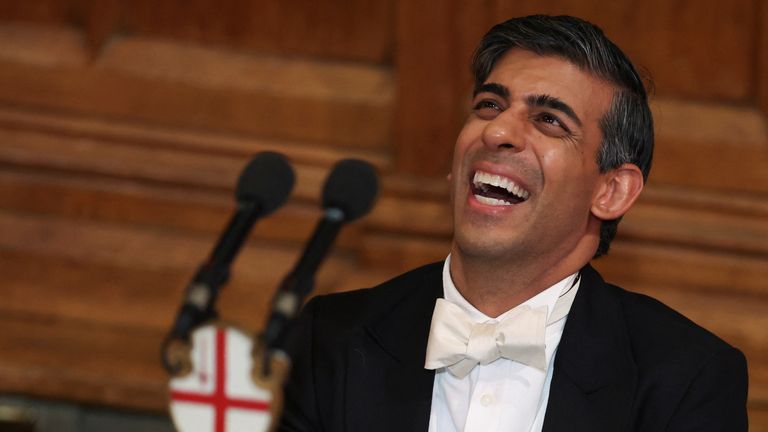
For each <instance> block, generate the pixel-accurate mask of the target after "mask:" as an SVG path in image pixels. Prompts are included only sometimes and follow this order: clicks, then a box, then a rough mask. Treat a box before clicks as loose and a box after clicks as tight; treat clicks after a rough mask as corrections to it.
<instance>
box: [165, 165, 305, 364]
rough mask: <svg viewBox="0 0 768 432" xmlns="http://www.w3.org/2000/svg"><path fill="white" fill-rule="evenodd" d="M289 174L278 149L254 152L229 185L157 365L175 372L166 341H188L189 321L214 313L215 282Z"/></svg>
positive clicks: (222, 279) (280, 199) (282, 195)
mask: <svg viewBox="0 0 768 432" xmlns="http://www.w3.org/2000/svg"><path fill="white" fill-rule="evenodd" d="M294 180H295V175H294V173H293V169H292V168H291V166H290V164H289V163H288V161H287V160H286V159H285V157H284V156H282V155H281V154H279V153H274V152H262V153H259V154H257V155H256V156H255V157H254V158H253V159H252V160H251V161H250V162H249V163H248V164H247V165H246V167H245V168H244V169H243V171H242V173H241V174H240V178H239V180H238V183H237V187H236V190H235V198H236V200H237V208H236V210H235V212H234V214H233V215H232V217H231V219H230V221H229V223H228V224H227V226H226V228H225V229H224V231H223V232H222V234H221V237H219V240H218V242H217V243H216V246H215V247H214V248H213V250H212V252H211V254H210V255H209V257H208V259H207V260H206V261H205V262H204V263H203V264H202V265H201V266H200V268H199V269H198V271H197V273H196V274H195V276H194V278H193V279H192V281H191V282H190V283H189V285H188V286H187V290H186V293H185V297H184V303H183V304H182V305H181V308H180V309H179V311H178V313H177V315H176V320H175V321H174V324H173V326H172V327H171V331H170V332H169V334H168V336H167V337H166V339H165V341H164V342H163V348H162V359H163V365H164V366H165V368H166V370H168V371H169V372H171V373H176V372H178V371H179V368H180V365H179V364H178V362H177V361H176V359H171V358H169V357H170V356H172V354H171V353H169V352H168V351H169V350H168V345H169V344H170V343H171V342H173V341H183V342H186V341H188V339H189V333H190V331H191V330H192V328H193V327H195V326H196V325H198V324H200V323H202V322H204V321H206V320H209V319H211V318H215V317H216V311H215V304H216V298H217V297H218V293H219V287H221V286H222V285H224V284H226V282H227V281H228V279H229V269H230V266H231V264H232V261H233V260H234V258H235V256H236V255H237V253H238V252H239V251H240V249H241V247H242V246H243V243H244V242H245V239H246V238H247V237H248V233H249V232H250V230H251V228H252V227H253V225H254V223H255V222H256V220H257V219H258V218H260V217H264V216H266V215H268V214H270V213H272V212H274V211H275V210H277V209H278V208H279V207H280V206H281V205H283V204H284V203H285V201H286V200H287V199H288V195H290V192H291V190H292V189H293V184H294Z"/></svg>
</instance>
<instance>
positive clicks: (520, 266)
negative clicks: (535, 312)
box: [450, 237, 599, 317]
mask: <svg viewBox="0 0 768 432" xmlns="http://www.w3.org/2000/svg"><path fill="white" fill-rule="evenodd" d="M596 241H599V240H598V239H594V238H591V237H586V238H584V239H582V240H581V241H579V242H578V244H577V245H576V247H575V248H573V249H572V250H570V251H569V252H567V253H564V254H562V255H557V256H550V257H541V256H538V257H527V256H523V257H499V258H497V257H490V258H489V257H487V256H485V257H484V256H471V255H467V254H465V253H462V251H461V250H460V248H458V247H457V246H456V244H455V243H454V245H453V247H452V249H451V268H450V270H451V278H452V280H453V283H454V284H455V285H456V288H457V289H458V290H459V292H460V293H461V295H462V296H463V297H464V298H465V299H466V300H467V301H468V302H469V303H470V304H472V305H473V306H474V307H475V308H477V309H478V310H479V311H480V312H482V313H484V314H485V315H488V316H489V317H497V316H499V315H501V314H503V313H504V312H506V311H508V310H510V309H512V308H514V307H516V306H518V305H520V304H521V303H524V302H525V301H527V300H528V299H530V298H532V297H534V296H535V295H537V294H539V293H540V292H542V291H544V290H545V289H547V288H549V287H551V286H552V285H554V284H556V283H557V282H559V281H561V280H562V279H564V278H566V277H567V276H568V275H571V274H573V273H576V272H577V271H579V269H581V268H582V267H584V265H586V264H587V263H588V262H589V260H590V259H591V258H592V256H593V255H594V251H595V250H596V248H597V244H596V243H595V242H596Z"/></svg>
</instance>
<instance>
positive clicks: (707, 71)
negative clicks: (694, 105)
mask: <svg viewBox="0 0 768 432" xmlns="http://www.w3.org/2000/svg"><path fill="white" fill-rule="evenodd" d="M494 3H495V5H494V9H495V11H496V15H495V17H496V19H497V20H499V21H500V20H503V19H507V18H511V17H514V16H522V15H529V14H536V13H545V14H555V15H558V14H569V15H576V16H579V17H582V18H585V19H587V20H590V21H592V22H594V23H596V24H598V25H599V26H600V27H601V28H602V29H603V30H604V31H605V33H606V34H607V35H608V36H609V37H610V38H611V39H613V40H614V41H615V42H616V44H617V45H618V46H620V47H621V48H622V50H623V51H624V52H626V53H627V54H628V55H629V57H630V58H631V59H632V60H633V63H635V64H636V65H637V66H639V67H640V68H641V69H646V70H648V71H650V75H651V77H652V78H653V81H654V82H655V84H656V89H657V91H658V93H659V94H660V95H665V96H677V97H686V98H694V99H714V100H730V101H738V102H747V101H749V100H751V99H752V93H753V92H754V90H755V88H756V83H755V82H754V75H753V70H754V68H753V65H754V57H753V56H754V55H755V53H756V45H755V41H756V38H755V36H756V25H757V20H756V19H755V18H756V16H757V13H758V3H759V2H756V1H753V0H734V1H729V2H723V1H719V0H704V1H696V0H680V1H666V0H652V1H643V2H638V1H633V0H621V1H614V2H610V4H607V3H605V2H603V1H599V0H587V1H585V0H556V1H548V2H545V3H542V2H540V1H535V0H522V1H515V2H507V1H500V0H497V1H495V2H494ZM763 53H764V52H763Z"/></svg>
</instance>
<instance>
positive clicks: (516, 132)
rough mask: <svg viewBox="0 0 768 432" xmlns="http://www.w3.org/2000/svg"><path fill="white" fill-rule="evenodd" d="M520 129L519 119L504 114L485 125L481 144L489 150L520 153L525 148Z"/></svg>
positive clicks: (521, 126) (509, 114) (508, 113)
mask: <svg viewBox="0 0 768 432" xmlns="http://www.w3.org/2000/svg"><path fill="white" fill-rule="evenodd" d="M504 114H507V115H504ZM522 128H523V125H522V122H521V121H520V119H517V118H516V117H515V116H514V115H513V113H511V112H505V113H503V114H502V115H499V116H498V117H496V118H495V119H493V120H491V121H489V122H488V124H486V125H485V128H484V129H483V135H482V138H483V144H485V146H486V147H487V148H488V149H489V150H494V151H495V150H507V151H514V152H520V151H522V150H523V149H524V148H525V140H524V137H523V134H522Z"/></svg>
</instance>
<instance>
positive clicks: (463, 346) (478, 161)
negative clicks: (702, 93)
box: [282, 16, 747, 432]
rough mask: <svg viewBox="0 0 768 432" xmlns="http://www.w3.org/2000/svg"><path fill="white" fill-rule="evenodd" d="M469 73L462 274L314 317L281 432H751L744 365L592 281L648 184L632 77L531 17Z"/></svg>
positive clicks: (643, 100)
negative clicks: (594, 262) (598, 260)
mask: <svg viewBox="0 0 768 432" xmlns="http://www.w3.org/2000/svg"><path fill="white" fill-rule="evenodd" d="M473 68H474V73H475V91H474V97H473V101H472V112H471V113H470V115H469V118H468V119H467V121H466V124H465V125H464V128H463V129H462V131H461V133H460V134H459V137H458V139H457V141H456V147H455V150H454V159H453V167H452V172H451V176H450V181H451V192H452V194H451V196H452V204H453V217H454V239H453V243H452V247H451V254H450V256H449V257H448V259H447V260H446V262H445V263H436V264H432V265H428V266H425V267H422V268H420V269H416V270H414V271H411V272H409V273H406V274H404V275H401V276H399V277H397V278H395V279H393V280H391V281H388V282H386V283H384V284H382V285H380V286H378V287H375V288H373V289H369V290H362V291H357V292H351V293H344V294H337V295H331V296H325V297H318V298H316V299H314V300H313V301H311V302H310V303H309V304H308V305H307V306H306V308H305V311H304V321H303V323H302V324H301V326H300V327H299V331H298V335H297V337H296V350H295V351H296V352H295V354H294V360H295V361H294V365H293V375H292V377H291V378H290V380H289V383H288V386H287V389H286V404H285V413H284V417H283V423H282V429H283V430H301V431H427V430H429V431H497V430H498V431H501V430H505V431H541V430H543V431H546V432H558V431H647V432H657V431H729V432H732V431H746V430H747V421H746V411H745V406H746V387H747V376H746V363H745V360H744V357H743V355H742V354H741V353H740V352H739V351H738V350H736V349H734V348H732V347H730V346H728V345H727V344H725V343H724V342H722V341H721V340H719V339H718V338H717V337H715V336H714V335H712V334H711V333H709V332H707V331H706V330H704V329H702V328H700V327H698V326H696V325H695V324H693V323H692V322H690V321H688V320H687V319H685V318H684V317H682V316H681V315H679V314H677V313H676V312H674V311H672V310H671V309H669V308H667V307H666V306H664V305H662V304H661V303H659V302H657V301H655V300H653V299H650V298H648V297H646V296H642V295H638V294H633V293H629V292H627V291H624V290H622V289H621V288H618V287H615V286H612V285H609V284H606V283H605V282H604V281H603V280H602V279H601V277H600V275H599V274H597V272H596V271H595V270H594V269H592V268H591V267H590V266H589V261H590V260H591V259H592V258H593V257H594V256H599V255H601V254H604V253H606V252H607V250H608V245H609V243H610V241H611V239H612V238H613V235H614V234H615V230H616V225H617V223H618V221H619V220H620V218H621V217H622V216H623V215H624V214H625V213H626V212H627V211H628V210H629V208H630V207H631V206H632V204H633V203H634V202H635V200H636V198H637V197H638V195H639V194H640V191H641V190H642V188H643V185H644V182H645V180H646V178H647V176H648V171H649V169H650V165H651V159H652V152H653V123H652V118H651V114H650V110H649V108H648V102H647V96H646V92H645V89H644V87H643V84H642V81H641V80H640V78H639V77H638V75H637V72H636V71H635V69H634V67H633V66H632V64H631V63H630V62H629V60H628V59H627V58H626V57H625V56H624V54H623V53H622V52H621V51H620V50H619V49H618V48H617V47H616V46H615V45H614V44H613V43H612V42H610V41H609V40H608V39H607V38H606V37H605V36H604V35H603V34H602V32H601V31H600V30H599V29H598V28H597V27H595V26H593V25H591V24H589V23H587V22H585V21H582V20H579V19H577V18H572V17H545V16H531V17H525V18H519V19H513V20H510V21H507V22H505V23H502V24H499V25H497V26H495V27H494V28H492V29H491V30H490V32H489V33H488V34H487V35H486V36H485V37H484V39H483V40H482V42H481V44H480V46H479V48H478V50H477V52H476V54H475V58H474V61H473Z"/></svg>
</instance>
